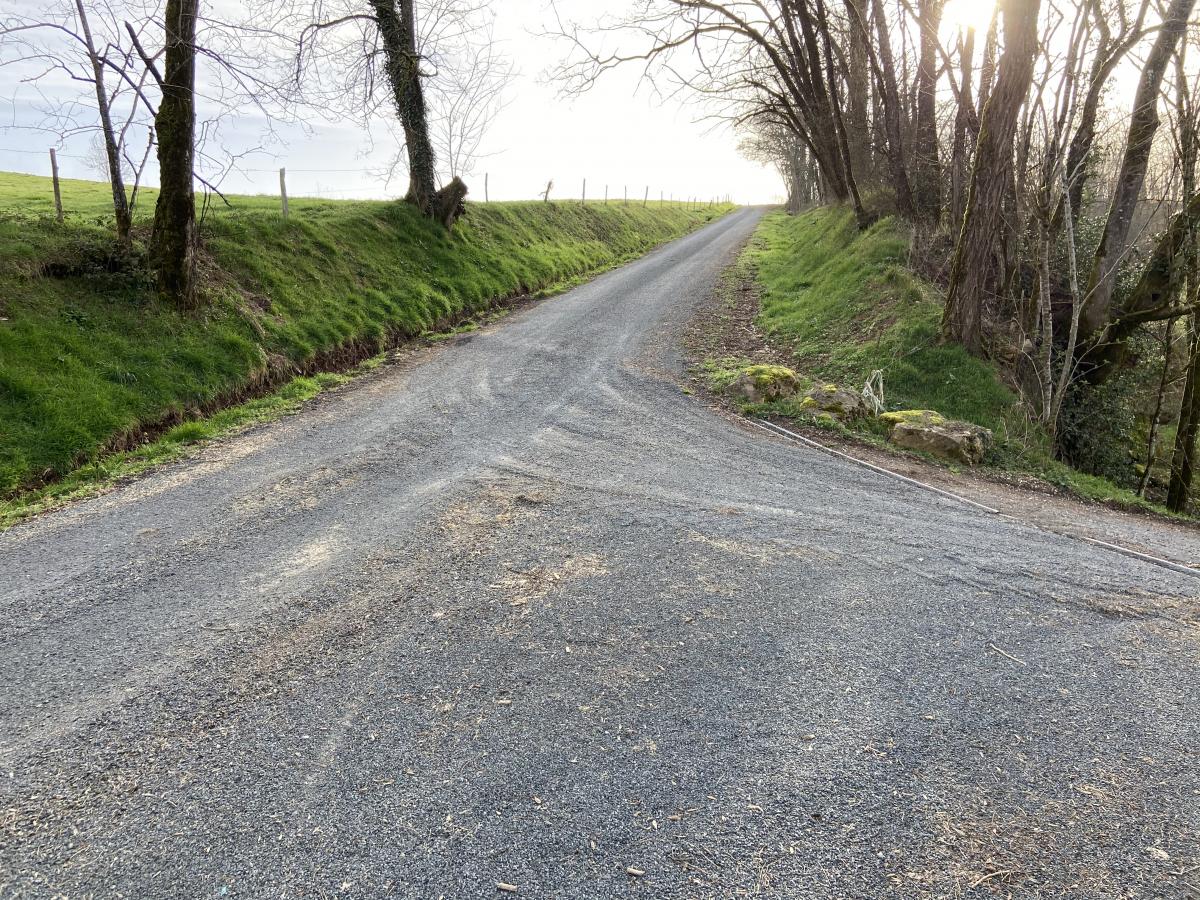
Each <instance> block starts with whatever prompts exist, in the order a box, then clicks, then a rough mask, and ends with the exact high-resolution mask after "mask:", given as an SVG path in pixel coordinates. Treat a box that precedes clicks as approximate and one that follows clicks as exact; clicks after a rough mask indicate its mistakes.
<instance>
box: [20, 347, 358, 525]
mask: <svg viewBox="0 0 1200 900" xmlns="http://www.w3.org/2000/svg"><path fill="white" fill-rule="evenodd" d="M366 365H370V361H369V362H368V363H367V364H366ZM349 379H350V376H349V375H342V374H336V373H332V372H322V373H319V374H317V375H314V376H311V377H310V376H298V377H296V378H293V379H292V380H291V381H289V382H287V383H286V384H284V385H283V387H281V388H279V389H278V390H276V391H272V392H271V393H268V394H266V395H264V396H262V397H256V398H255V399H253V400H250V401H247V402H246V403H240V404H237V405H235V406H230V407H226V408H225V409H222V410H220V411H218V412H216V413H214V414H213V415H212V416H209V417H208V418H204V419H196V420H192V421H188V422H182V423H180V424H179V425H176V426H175V427H174V428H170V429H168V430H167V431H165V432H164V433H163V434H162V435H161V436H159V437H158V438H156V439H155V440H152V441H149V442H147V443H145V444H142V445H141V446H139V447H137V448H136V449H134V450H127V451H124V452H120V453H108V454H102V455H98V456H97V457H96V458H95V459H93V460H91V461H89V462H87V463H85V464H84V465H82V466H79V467H78V468H76V469H72V470H71V471H70V472H68V473H67V474H66V476H64V477H63V478H61V479H59V480H57V481H52V482H50V483H48V484H45V485H41V486H40V487H37V488H32V489H29V490H26V491H21V492H20V493H18V494H16V495H14V496H12V497H10V498H8V499H7V500H0V531H3V530H5V529H6V528H9V527H11V526H12V525H15V524H16V523H17V522H19V521H21V520H22V519H24V518H27V517H29V516H31V515H36V514H37V513H39V512H44V511H45V510H48V509H53V508H54V507H56V506H61V505H62V504H64V503H67V502H69V501H71V500H76V499H80V498H83V497H88V496H91V495H93V494H96V493H98V492H99V491H101V490H103V489H104V488H105V487H107V486H109V485H111V484H112V483H114V482H115V481H116V480H117V479H119V478H125V477H130V476H133V475H137V474H139V473H141V472H144V471H146V470H147V469H151V468H154V467H155V466H160V465H162V464H163V463H167V462H171V461H172V460H176V459H180V458H182V457H184V456H186V455H188V454H189V453H191V452H192V451H193V449H194V447H195V445H197V444H201V443H205V442H207V441H210V440H212V439H213V438H217V437H220V436H222V435H226V434H230V433H232V432H235V431H238V430H241V429H244V428H247V427H249V426H251V425H255V424H257V423H259V422H267V421H271V420H273V419H277V418H280V417H281V416H285V415H288V414H290V413H292V412H295V411H296V410H297V409H299V408H300V406H301V405H302V404H304V403H305V402H306V401H308V400H310V399H312V398H313V397H315V396H316V395H317V394H319V393H320V392H321V391H323V390H326V389H328V388H331V387H335V386H337V385H339V384H342V383H344V382H346V381H348V380H349Z"/></svg>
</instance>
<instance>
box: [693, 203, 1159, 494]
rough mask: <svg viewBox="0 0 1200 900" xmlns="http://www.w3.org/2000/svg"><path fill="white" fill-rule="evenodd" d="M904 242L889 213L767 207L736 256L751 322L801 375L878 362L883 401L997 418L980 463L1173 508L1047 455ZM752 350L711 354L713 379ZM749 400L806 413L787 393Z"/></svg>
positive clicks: (1045, 444)
mask: <svg viewBox="0 0 1200 900" xmlns="http://www.w3.org/2000/svg"><path fill="white" fill-rule="evenodd" d="M908 250H909V234H908V231H907V229H906V227H905V226H904V225H903V224H901V223H900V222H898V221H896V220H895V219H890V218H889V219H883V220H880V221H878V222H876V223H875V224H874V225H873V226H872V227H871V228H869V229H867V230H866V231H862V232H860V231H859V230H858V229H857V227H856V226H855V223H854V216H853V213H852V212H851V211H850V210H848V209H844V208H837V207H823V208H818V209H812V210H809V211H807V212H804V213H801V214H800V215H796V216H789V215H786V214H785V213H783V212H775V213H771V214H768V215H767V216H765V217H764V218H763V220H762V222H761V224H760V226H759V228H758V231H757V232H756V234H755V237H754V239H753V240H752V241H751V243H750V244H749V245H748V247H747V249H746V251H745V252H744V254H743V256H742V258H741V260H739V263H738V266H739V267H741V269H742V271H743V272H744V273H746V272H748V273H751V276H752V277H754V278H756V280H757V283H758V289H759V292H760V304H761V306H760V312H759V316H758V320H757V321H758V325H759V326H760V328H761V329H762V331H763V332H764V334H765V335H766V337H767V339H768V342H769V343H770V344H771V345H772V346H773V347H774V348H775V349H776V350H777V351H778V352H779V353H780V355H781V357H782V358H783V360H784V361H786V362H788V363H789V364H791V365H793V366H794V367H795V368H796V369H797V370H798V372H799V373H800V375H801V377H802V378H803V379H805V380H812V381H823V382H824V381H832V382H838V383H841V384H844V385H846V386H850V387H854V388H855V389H857V388H860V387H861V386H862V385H863V383H864V382H865V381H866V380H867V378H868V377H869V376H870V375H871V373H872V372H874V371H876V370H879V371H881V372H883V382H884V390H885V396H886V401H887V408H888V409H934V410H937V411H938V412H940V413H942V414H944V415H946V416H949V417H952V418H956V419H964V420H966V421H969V422H975V423H976V424H979V425H983V426H985V427H987V428H990V429H992V431H993V432H994V434H995V438H996V443H995V446H994V448H993V449H992V450H991V451H990V452H989V454H988V457H987V459H986V460H985V464H986V465H985V469H991V470H993V471H999V472H1016V473H1021V474H1027V475H1034V476H1036V477H1038V478H1040V479H1042V480H1044V481H1046V482H1049V483H1050V484H1053V485H1054V486H1056V487H1059V488H1062V489H1064V490H1066V491H1069V492H1070V493H1072V494H1074V495H1076V496H1079V497H1082V498H1085V499H1088V500H1094V501H1099V502H1104V503H1108V504H1111V505H1116V506H1121V507H1125V508H1130V509H1137V510H1141V511H1151V512H1155V513H1159V514H1163V515H1168V516H1171V517H1172V518H1179V517H1178V516H1175V515H1174V514H1171V513H1168V512H1167V511H1166V510H1165V508H1163V507H1160V506H1158V505H1157V504H1153V503H1150V502H1149V501H1146V500H1144V499H1142V498H1141V497H1138V496H1137V495H1136V494H1134V493H1133V492H1132V491H1129V490H1126V489H1124V488H1121V487H1119V486H1117V485H1115V484H1113V483H1112V482H1110V481H1108V480H1106V479H1103V478H1097V477H1095V476H1091V475H1085V474H1083V473H1081V472H1078V471H1075V470H1074V469H1071V468H1070V467H1068V466H1066V465H1064V464H1063V463H1061V462H1059V461H1058V460H1056V459H1054V458H1053V456H1052V454H1051V451H1050V441H1049V439H1048V437H1047V435H1046V434H1045V433H1044V431H1042V430H1041V429H1040V428H1039V427H1037V426H1036V425H1035V424H1033V423H1031V422H1030V421H1029V419H1028V417H1027V415H1026V414H1025V412H1024V410H1023V409H1022V408H1021V406H1020V404H1019V402H1018V398H1017V396H1016V394H1014V393H1013V392H1012V391H1011V390H1010V389H1009V388H1008V387H1007V386H1006V385H1005V384H1004V383H1003V381H1002V380H1001V378H1000V376H999V374H998V372H997V370H996V369H995V368H994V367H993V366H991V365H989V364H988V363H986V362H984V361H982V360H979V359H976V358H974V357H972V356H970V355H969V354H968V353H966V352H965V351H964V350H963V349H962V348H961V347H959V346H957V345H951V344H943V343H941V342H940V341H939V339H938V332H939V327H940V322H941V315H942V308H943V304H944V298H943V297H942V295H941V292H940V290H939V289H938V288H937V287H936V286H935V285H932V284H930V283H929V282H927V281H925V280H923V279H921V278H920V277H919V276H917V275H916V274H915V273H914V272H913V271H912V270H911V269H909V268H908V267H907V265H906V262H907V258H908ZM742 277H745V276H744V275H743V276H742ZM748 361H749V360H743V359H739V358H732V359H730V358H726V359H718V360H712V361H710V362H709V363H708V366H707V368H708V372H709V376H710V381H711V383H712V385H713V387H714V388H716V389H719V388H720V387H721V384H722V382H723V381H724V382H728V381H729V380H731V378H732V374H731V373H733V372H735V371H736V370H737V368H738V367H739V366H742V365H745V364H746V363H747V362H748ZM753 361H754V362H758V361H760V360H753ZM744 411H745V412H747V413H749V414H757V415H775V416H781V417H784V418H793V419H805V420H806V421H808V420H809V417H807V416H806V415H805V414H804V413H803V412H802V411H801V410H800V409H799V405H798V403H796V402H795V401H794V400H783V401H777V402H775V403H765V404H755V405H754V406H753V408H747V409H746V410H744ZM813 424H817V425H824V427H828V428H833V429H834V430H836V431H839V432H841V433H853V434H854V436H855V437H856V438H858V439H861V440H866V441H868V442H869V443H872V444H877V445H880V446H887V441H886V434H887V429H886V426H885V425H883V424H882V423H880V422H878V421H876V420H867V421H865V422H861V423H858V424H853V425H851V426H850V432H847V428H846V426H843V425H841V424H838V423H829V422H825V423H822V422H814V423H813Z"/></svg>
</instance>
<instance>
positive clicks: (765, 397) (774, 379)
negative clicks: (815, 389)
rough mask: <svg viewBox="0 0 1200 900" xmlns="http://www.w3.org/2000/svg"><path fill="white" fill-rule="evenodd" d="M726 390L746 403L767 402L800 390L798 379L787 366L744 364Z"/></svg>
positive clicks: (781, 398) (784, 397) (783, 397)
mask: <svg viewBox="0 0 1200 900" xmlns="http://www.w3.org/2000/svg"><path fill="white" fill-rule="evenodd" d="M727 390H728V391H729V392H730V393H731V394H733V396H735V397H737V398H738V399H740V400H745V401H746V402H747V403H769V402H771V401H772V400H784V399H786V398H788V397H791V396H793V395H794V394H795V393H796V392H797V391H798V390H800V380H799V379H798V378H797V377H796V373H795V372H793V371H792V370H791V369H789V368H788V367H787V366H773V365H766V364H762V365H754V366H746V367H745V368H744V369H742V370H740V371H739V372H738V375H737V377H736V378H735V379H734V380H733V381H731V382H730V384H729V387H728V389H727Z"/></svg>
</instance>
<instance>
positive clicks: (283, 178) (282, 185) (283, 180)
mask: <svg viewBox="0 0 1200 900" xmlns="http://www.w3.org/2000/svg"><path fill="white" fill-rule="evenodd" d="M279 199H280V201H281V202H282V203H283V221H285V222H286V221H287V217H288V207H287V169H284V168H282V167H281V168H280V169H279Z"/></svg>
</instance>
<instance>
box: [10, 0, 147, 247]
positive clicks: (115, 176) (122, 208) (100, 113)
mask: <svg viewBox="0 0 1200 900" xmlns="http://www.w3.org/2000/svg"><path fill="white" fill-rule="evenodd" d="M153 12H154V10H153V7H136V6H131V7H129V8H126V7H118V6H116V5H114V4H113V3H111V2H109V0H94V2H92V3H88V4H85V3H84V2H83V0H70V2H62V3H58V4H57V5H51V6H48V7H46V8H44V9H43V10H41V11H40V13H39V15H38V17H36V18H35V17H29V16H14V17H11V18H9V19H7V20H5V21H4V23H3V25H0V65H5V66H9V67H14V66H15V67H20V68H21V69H23V70H24V71H26V72H27V73H28V74H27V75H25V77H24V78H22V79H21V80H22V82H25V83H28V82H32V83H35V84H36V83H38V82H41V81H42V80H44V79H47V78H48V77H50V76H54V75H65V76H66V77H67V78H68V79H69V80H70V82H72V83H76V84H80V85H86V86H87V90H88V91H89V92H90V94H91V96H92V99H93V100H94V105H92V104H88V103H87V102H86V101H85V100H83V98H77V97H72V96H71V95H69V94H65V95H64V94H61V93H56V95H55V96H53V97H47V99H46V102H45V104H44V115H45V119H44V120H43V123H42V124H41V125H40V126H37V127H40V128H42V129H44V130H48V131H51V132H53V133H55V134H56V135H57V136H58V137H59V139H60V140H63V139H66V138H68V137H72V136H74V135H77V134H81V133H87V132H89V131H90V132H94V133H95V134H96V135H97V137H98V139H99V146H100V148H101V151H102V154H103V159H104V169H103V175H104V178H105V180H106V181H107V182H108V183H109V185H110V187H111V193H112V201H113V213H114V218H115V221H116V231H117V238H118V240H119V242H120V243H121V245H122V246H123V247H125V248H126V249H128V248H129V247H130V244H131V240H132V238H131V231H132V202H131V201H132V197H131V196H130V194H129V193H128V191H127V189H126V184H125V182H126V178H127V175H128V174H133V175H134V176H135V177H138V176H140V173H141V171H142V168H144V162H140V163H135V162H134V157H133V156H131V154H130V147H129V138H130V137H131V133H132V132H133V131H134V130H138V131H141V130H142V129H146V130H147V131H148V130H149V117H150V116H151V115H152V108H151V107H150V106H149V105H148V103H147V102H145V94H144V88H145V86H146V78H147V73H146V70H145V68H144V67H142V65H141V63H140V61H139V60H138V59H137V58H136V56H135V55H134V51H133V48H132V44H131V38H132V39H134V40H135V39H136V35H138V34H140V33H142V32H144V31H145V29H146V28H147V26H148V23H149V21H150V17H151V16H152V15H153ZM123 16H124V17H129V16H133V17H134V18H136V20H137V26H136V27H134V26H130V27H129V28H125V27H124V26H123V25H122V22H121V19H122V17H123ZM144 159H145V154H143V155H142V160H144Z"/></svg>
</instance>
